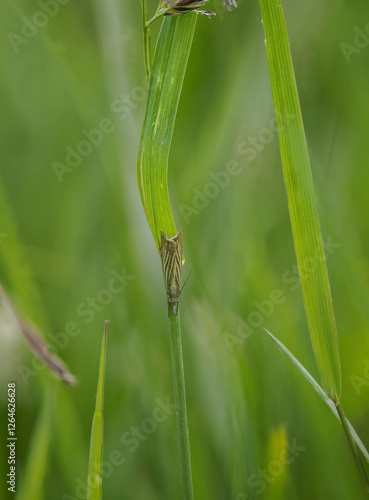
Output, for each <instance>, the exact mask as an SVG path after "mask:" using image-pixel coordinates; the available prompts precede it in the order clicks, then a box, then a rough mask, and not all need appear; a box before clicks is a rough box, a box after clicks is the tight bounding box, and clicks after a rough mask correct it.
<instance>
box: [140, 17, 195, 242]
mask: <svg viewBox="0 0 369 500" xmlns="http://www.w3.org/2000/svg"><path fill="white" fill-rule="evenodd" d="M196 20H197V14H195V13H189V14H186V15H183V16H177V17H168V18H165V19H164V21H163V24H162V27H161V30H160V33H159V37H158V40H157V43H156V49H155V54H154V60H153V64H152V68H151V75H150V84H149V93H148V100H147V104H146V113H145V118H144V123H143V128H142V135H141V141H140V146H139V151H138V159H137V176H138V186H139V191H140V196H141V201H142V204H143V207H144V210H145V214H146V217H147V220H148V223H149V226H150V229H151V232H152V234H153V236H154V240H155V243H156V246H157V248H158V249H159V248H160V232H161V231H163V233H165V234H166V235H167V237H168V238H171V237H173V236H175V235H176V234H177V231H176V227H175V224H174V220H173V215H172V211H171V207H170V202H169V194H168V158H169V150H170V145H171V141H172V136H173V129H174V123H175V118H176V114H177V108H178V103H179V98H180V94H181V90H182V84H183V79H184V75H185V71H186V67H187V61H188V57H189V54H190V50H191V45H192V40H193V36H194V32H195V27H196Z"/></svg>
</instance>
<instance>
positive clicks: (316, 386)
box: [264, 328, 369, 463]
mask: <svg viewBox="0 0 369 500" xmlns="http://www.w3.org/2000/svg"><path fill="white" fill-rule="evenodd" d="M264 330H265V331H266V333H267V334H268V335H269V337H270V338H271V339H272V340H273V342H275V344H276V345H277V347H278V349H279V350H280V351H281V352H282V353H283V354H284V355H285V356H286V358H287V359H288V360H289V361H290V362H291V363H292V364H293V366H294V367H295V368H297V370H298V371H299V372H300V373H301V375H302V376H303V377H304V378H305V379H306V380H307V381H308V382H309V383H310V385H311V386H312V387H313V388H314V389H315V390H316V392H317V393H318V394H319V396H320V397H321V398H322V399H323V401H325V403H326V404H327V405H328V406H329V408H330V409H331V411H332V412H333V413H334V415H335V417H336V418H337V419H338V420H340V417H339V414H338V412H337V408H336V405H335V404H334V402H333V401H332V399H331V398H330V397H328V395H327V394H326V392H325V391H324V390H323V388H322V387H321V386H320V385H319V384H318V382H317V381H316V380H315V379H314V378H313V377H312V376H311V375H310V373H309V372H308V371H307V370H306V368H304V367H303V365H302V364H301V363H300V362H299V361H298V360H297V359H296V358H295V356H294V355H293V354H292V353H291V351H289V350H288V349H287V347H286V346H285V345H284V344H282V342H280V341H279V340H278V339H277V338H276V337H275V336H274V335H273V334H272V333H270V332H269V331H268V330H266V329H265V328H264ZM348 426H349V428H350V431H351V434H352V436H353V438H354V441H355V443H356V445H357V446H358V448H359V449H360V451H361V452H362V454H363V455H364V457H365V459H366V461H367V462H368V463H369V453H368V450H367V449H366V448H365V446H364V444H363V442H362V441H361V439H360V438H359V436H358V434H357V432H356V431H355V429H354V428H353V427H352V425H351V424H350V422H348Z"/></svg>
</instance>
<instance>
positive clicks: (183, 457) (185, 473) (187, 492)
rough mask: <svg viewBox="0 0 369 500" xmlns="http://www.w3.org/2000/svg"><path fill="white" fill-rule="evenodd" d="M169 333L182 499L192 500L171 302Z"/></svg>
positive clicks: (178, 340) (180, 361)
mask: <svg viewBox="0 0 369 500" xmlns="http://www.w3.org/2000/svg"><path fill="white" fill-rule="evenodd" d="M169 334H170V351H171V357H172V372H173V384H174V397H175V404H176V418H177V434H178V446H179V457H180V465H181V479H182V498H183V500H193V498H194V496H193V485H192V471H191V453H190V437H189V432H188V422H187V405H186V388H185V377H184V369H183V355H182V341H181V327H180V319H179V311H177V315H174V314H173V308H172V307H171V304H170V307H169Z"/></svg>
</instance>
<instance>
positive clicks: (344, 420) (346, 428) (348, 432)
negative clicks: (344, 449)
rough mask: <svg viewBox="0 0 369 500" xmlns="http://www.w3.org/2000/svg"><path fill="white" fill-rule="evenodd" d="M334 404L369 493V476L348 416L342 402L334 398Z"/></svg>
mask: <svg viewBox="0 0 369 500" xmlns="http://www.w3.org/2000/svg"><path fill="white" fill-rule="evenodd" d="M334 402H335V405H336V408H337V413H338V415H339V417H340V420H341V423H342V427H343V429H344V431H345V434H346V437H347V440H348V442H349V445H350V448H351V451H352V453H353V455H354V458H355V462H356V464H357V466H358V469H359V472H360V474H361V477H362V478H363V480H364V483H365V485H366V490H367V492H368V493H369V480H368V476H367V475H366V472H365V469H364V466H363V463H362V461H361V458H360V455H359V451H358V449H357V446H356V443H355V441H354V438H353V436H352V433H351V430H350V427H349V424H348V421H347V418H346V415H345V414H344V412H343V408H342V405H341V403H340V401H339V400H338V398H334Z"/></svg>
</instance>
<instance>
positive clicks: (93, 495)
mask: <svg viewBox="0 0 369 500" xmlns="http://www.w3.org/2000/svg"><path fill="white" fill-rule="evenodd" d="M108 326H109V322H108V321H105V327H104V335H103V339H102V343H101V354H100V368H99V380H98V383H97V395H96V405H95V411H94V416H93V419H92V429H91V441H90V458H89V463H88V478H87V484H88V491H87V500H101V498H102V492H101V490H102V488H101V486H102V479H101V463H102V447H103V439H104V438H103V436H104V415H103V413H104V380H105V363H106V337H107V333H108Z"/></svg>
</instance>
